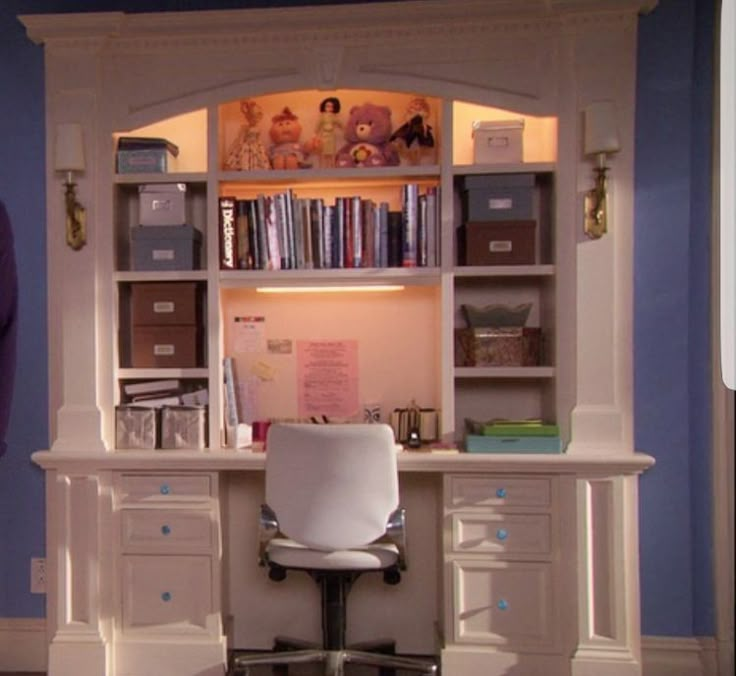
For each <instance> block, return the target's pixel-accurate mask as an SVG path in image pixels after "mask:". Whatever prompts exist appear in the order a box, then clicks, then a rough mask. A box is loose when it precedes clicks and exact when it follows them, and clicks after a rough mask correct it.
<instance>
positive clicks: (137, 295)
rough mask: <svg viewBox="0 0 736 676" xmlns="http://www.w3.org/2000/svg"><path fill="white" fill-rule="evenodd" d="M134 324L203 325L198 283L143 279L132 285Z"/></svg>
mask: <svg viewBox="0 0 736 676" xmlns="http://www.w3.org/2000/svg"><path fill="white" fill-rule="evenodd" d="M131 314H132V322H133V326H171V325H194V324H199V308H198V303H197V284H196V283H195V282H140V283H136V284H132V285H131Z"/></svg>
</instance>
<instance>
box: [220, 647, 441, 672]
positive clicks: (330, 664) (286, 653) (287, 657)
mask: <svg viewBox="0 0 736 676" xmlns="http://www.w3.org/2000/svg"><path fill="white" fill-rule="evenodd" d="M315 662H322V663H323V664H324V676H344V674H345V665H346V664H348V663H351V664H362V665H364V666H369V667H376V668H378V669H380V670H381V671H383V670H388V671H394V670H396V669H402V670H405V671H412V672H415V673H420V674H427V675H428V676H433V675H434V674H436V673H437V665H436V664H434V663H432V662H428V661H426V660H421V659H419V658H415V657H402V656H399V655H386V654H384V653H378V652H368V651H367V650H354V649H352V648H346V649H344V650H324V649H321V648H307V649H301V650H293V649H287V650H283V651H274V652H269V653H257V654H254V655H240V656H238V657H236V658H235V659H234V660H233V669H232V676H249V675H250V668H251V667H255V666H258V665H271V666H286V667H288V666H289V665H292V664H306V663H315Z"/></svg>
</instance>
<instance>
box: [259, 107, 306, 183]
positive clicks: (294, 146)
mask: <svg viewBox="0 0 736 676" xmlns="http://www.w3.org/2000/svg"><path fill="white" fill-rule="evenodd" d="M301 134H302V125H301V124H300V122H299V118H298V117H297V116H296V115H294V113H292V112H291V110H290V109H289V108H288V107H287V108H284V109H283V110H282V111H281V112H280V113H279V114H278V115H274V116H273V117H272V118H271V130H270V132H269V135H270V136H271V141H272V144H271V147H270V148H269V149H268V155H269V158H270V159H271V166H272V167H273V168H274V169H304V168H307V167H309V166H311V165H310V164H309V163H308V162H307V161H306V160H307V156H308V155H309V153H310V148H309V147H307V146H305V145H303V144H302V143H301V141H300V138H301Z"/></svg>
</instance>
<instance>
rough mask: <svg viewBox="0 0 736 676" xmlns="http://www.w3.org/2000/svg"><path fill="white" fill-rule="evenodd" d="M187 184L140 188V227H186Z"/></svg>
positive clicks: (144, 186)
mask: <svg viewBox="0 0 736 676" xmlns="http://www.w3.org/2000/svg"><path fill="white" fill-rule="evenodd" d="M186 194H187V186H186V184H185V183H159V184H151V185H142V186H140V187H139V188H138V197H139V200H140V201H139V207H140V208H139V214H138V216H139V218H138V222H139V224H140V225H184V224H185V223H186V222H187V219H186V209H185V201H186V199H185V198H186Z"/></svg>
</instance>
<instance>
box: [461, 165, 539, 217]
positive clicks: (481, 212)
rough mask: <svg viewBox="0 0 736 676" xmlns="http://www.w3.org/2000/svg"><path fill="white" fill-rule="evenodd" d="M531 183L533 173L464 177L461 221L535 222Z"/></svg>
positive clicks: (533, 180)
mask: <svg viewBox="0 0 736 676" xmlns="http://www.w3.org/2000/svg"><path fill="white" fill-rule="evenodd" d="M534 184H535V177H534V174H498V175H490V176H488V175H478V176H466V177H465V179H464V180H463V220H464V221H515V220H532V219H534Z"/></svg>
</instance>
